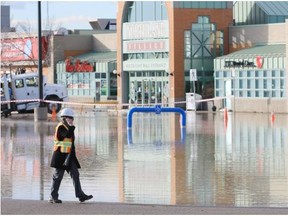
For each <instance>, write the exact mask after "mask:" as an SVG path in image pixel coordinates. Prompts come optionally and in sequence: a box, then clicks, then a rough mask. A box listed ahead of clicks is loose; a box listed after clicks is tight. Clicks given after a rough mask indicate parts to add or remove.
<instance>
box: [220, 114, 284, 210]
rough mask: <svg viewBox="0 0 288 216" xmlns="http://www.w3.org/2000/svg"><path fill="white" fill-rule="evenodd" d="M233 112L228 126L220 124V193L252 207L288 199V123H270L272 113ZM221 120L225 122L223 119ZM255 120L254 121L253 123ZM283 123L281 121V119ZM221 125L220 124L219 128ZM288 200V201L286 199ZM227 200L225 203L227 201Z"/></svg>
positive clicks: (239, 204) (282, 201) (242, 204)
mask: <svg viewBox="0 0 288 216" xmlns="http://www.w3.org/2000/svg"><path fill="white" fill-rule="evenodd" d="M246 116H247V115H241V114H237V115H235V116H234V118H233V116H232V115H229V120H228V126H227V128H226V129H224V127H223V126H224V124H223V125H222V127H221V126H220V125H217V127H215V130H216V134H219V133H221V131H222V132H223V133H225V136H216V137H215V170H216V178H217V180H216V181H217V182H218V181H219V182H222V185H218V189H217V196H219V197H221V196H222V197H227V194H226V195H225V196H223V193H224V194H225V193H226V191H230V192H231V188H233V191H232V194H231V199H232V198H233V200H225V201H226V202H235V203H236V205H237V206H247V205H249V206H251V205H254V204H257V203H259V202H261V203H264V204H268V205H271V206H273V202H275V201H273V199H274V198H273V197H274V196H275V197H277V199H278V200H277V201H276V203H285V202H287V194H288V187H287V182H288V177H287V175H288V170H287V158H288V156H287V155H288V147H287V135H286V134H287V133H286V132H287V125H286V128H285V124H287V123H285V121H284V122H283V121H282V122H283V124H282V125H281V126H278V125H277V126H276V125H275V126H271V125H269V116H268V115H267V119H263V115H254V116H253V117H252V118H251V115H249V119H248V118H246ZM218 122H221V120H219V121H218ZM252 122H253V124H252ZM278 122H280V123H281V120H280V119H279V121H278ZM219 126H220V127H219ZM285 200H286V201H285ZM225 201H224V202H225Z"/></svg>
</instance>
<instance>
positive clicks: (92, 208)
mask: <svg viewBox="0 0 288 216" xmlns="http://www.w3.org/2000/svg"><path fill="white" fill-rule="evenodd" d="M1 214H2V215H3V214H4V215H7V214H14V215H15V214H16V215H24V214H25V215H26V214H32V215H92V214H93V215H163V214H164V215H187V214H189V215H194V214H196V215H201V214H204V215H205V214H206V215H215V214H221V215H232V214H236V215H247V214H250V215H252V214H254V215H269V214H270V215H271V214H273V215H274V214H276V215H280V214H282V215H288V208H244V207H239V208H235V207H227V208H225V207H191V206H185V205H181V206H178V205H177V206H172V205H139V204H122V203H98V202H93V201H88V202H86V203H79V202H77V201H75V202H72V201H70V202H65V201H64V202H63V203H62V204H51V203H48V201H39V200H12V199H5V198H1Z"/></svg>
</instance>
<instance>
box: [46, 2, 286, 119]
mask: <svg viewBox="0 0 288 216" xmlns="http://www.w3.org/2000/svg"><path fill="white" fill-rule="evenodd" d="M102 21H106V22H102ZM102 21H101V22H100V21H99V22H95V23H94V27H95V26H96V27H95V29H94V27H93V30H79V31H77V33H75V32H74V34H62V35H53V36H52V37H51V40H50V45H51V47H52V52H51V60H50V65H48V66H47V70H45V71H47V75H48V76H49V79H50V80H52V81H54V82H57V83H62V84H65V85H66V86H67V89H68V92H69V98H70V100H76V101H87V102H96V101H109V100H114V101H117V103H118V108H119V109H122V108H127V107H130V106H135V105H141V106H143V105H144V106H154V105H155V104H161V105H162V106H170V107H174V106H177V107H183V108H186V103H187V95H191V94H192V93H193V94H194V92H195V93H196V94H199V95H201V98H202V99H205V100H206V99H208V102H207V103H208V104H210V106H208V109H209V110H210V108H211V104H213V105H214V106H216V108H217V110H220V109H222V108H225V107H226V108H228V109H230V110H233V111H243V112H245V111H249V112H271V111H274V112H281V113H282V112H284V113H287V112H288V102H287V96H288V85H287V83H288V82H287V81H288V80H287V79H288V78H287V76H288V75H287V70H286V68H287V66H288V61H287V50H288V49H287V46H288V37H287V35H288V2H286V1H283V2H274V1H270V2H268V1H263V2H260V1H249V2H248V1H236V2H232V1H167V2H162V1H135V2H133V1H119V2H118V12H117V18H116V20H115V23H111V22H110V21H111V20H110V21H109V20H108V21H107V20H102ZM92 24H93V23H92ZM92 24H91V26H93V25H92ZM111 24H113V25H114V24H115V25H116V26H117V30H116V29H114V30H111V28H110V27H111ZM107 26H108V28H107ZM109 26H110V27H109ZM114 27H115V26H114ZM209 99H213V100H209ZM206 107H207V106H206Z"/></svg>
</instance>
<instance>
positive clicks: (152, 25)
mask: <svg viewBox="0 0 288 216" xmlns="http://www.w3.org/2000/svg"><path fill="white" fill-rule="evenodd" d="M168 37H169V28H168V21H167V20H164V21H153V22H136V23H124V24H123V40H136V39H150V38H168Z"/></svg>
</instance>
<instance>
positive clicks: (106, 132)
mask: <svg viewBox="0 0 288 216" xmlns="http://www.w3.org/2000/svg"><path fill="white" fill-rule="evenodd" d="M186 117H187V123H186V128H185V129H182V128H181V127H180V126H181V124H180V122H181V121H180V116H179V115H178V114H173V113H161V114H155V113H135V114H134V115H133V125H132V129H128V130H127V112H125V111H119V112H117V111H115V112H93V111H91V110H87V111H86V110H84V111H83V110H78V111H76V117H75V124H76V131H75V134H76V150H77V156H78V158H79V161H80V164H81V166H82V169H80V178H81V182H82V188H83V190H84V191H85V192H86V193H89V194H93V195H94V198H93V200H92V201H93V202H103V203H123V204H124V203H125V204H152V205H154V204H160V205H188V206H205V207H212V206H214V207H221V206H225V207H285V208H286V207H288V166H287V164H288V142H287V129H288V115H285V114H276V115H275V121H274V123H273V122H271V117H270V115H269V114H255V113H253V114H250V113H228V121H224V118H223V113H220V112H217V113H198V112H197V113H195V112H193V111H190V112H187V116H186ZM56 125H57V121H51V119H49V120H48V121H43V122H35V121H34V115H33V114H25V115H22V114H21V115H19V114H13V115H12V117H11V118H2V119H1V164H2V166H1V180H2V181H1V186H2V191H1V196H2V198H11V199H15V200H16V199H24V200H35V201H37V200H48V198H49V194H50V187H51V177H52V173H53V169H52V168H50V167H49V164H50V158H51V156H52V146H53V134H54V129H55V127H56ZM59 193H60V198H61V199H62V200H63V201H76V200H77V199H76V198H75V195H74V189H73V184H72V181H71V179H70V178H69V175H68V174H65V176H64V179H63V181H62V184H61V187H60V191H59Z"/></svg>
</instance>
